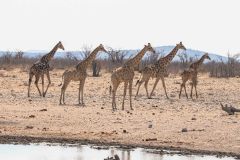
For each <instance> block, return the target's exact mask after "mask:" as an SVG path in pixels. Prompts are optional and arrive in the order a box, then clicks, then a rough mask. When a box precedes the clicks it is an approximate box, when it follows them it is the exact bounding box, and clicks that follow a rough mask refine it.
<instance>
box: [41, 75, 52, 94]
mask: <svg viewBox="0 0 240 160" xmlns="http://www.w3.org/2000/svg"><path fill="white" fill-rule="evenodd" d="M47 79H48V85H47V88H46V91H45V92H44V93H43V97H45V96H46V94H47V91H48V88H49V86H50V85H51V79H50V75H49V72H47Z"/></svg>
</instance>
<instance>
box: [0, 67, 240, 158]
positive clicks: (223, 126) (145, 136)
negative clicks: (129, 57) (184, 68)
mask: <svg viewBox="0 0 240 160" xmlns="http://www.w3.org/2000/svg"><path fill="white" fill-rule="evenodd" d="M62 73H63V70H53V71H51V79H52V85H51V87H50V89H49V92H48V94H47V96H46V98H43V97H39V95H38V93H37V90H36V87H35V86H34V84H33V85H32V92H31V98H28V97H27V83H28V73H27V72H26V71H22V70H20V69H14V70H10V71H6V70H0V136H5V135H10V136H32V137H45V138H49V137H60V138H70V139H87V140H90V141H91V140H92V141H95V140H98V141H101V142H106V143H111V142H116V143H120V144H125V145H126V144H127V145H128V144H130V145H145V146H165V147H176V148H182V149H190V150H205V151H213V152H216V151H217V152H225V153H230V152H231V153H235V154H239V153H240V121H239V120H240V114H236V115H233V116H229V115H227V114H226V113H225V112H223V111H222V110H221V108H220V105H219V102H223V103H229V104H233V105H234V106H236V107H238V108H240V101H239V86H240V79H238V78H230V79H216V78H209V77H208V76H207V75H200V77H199V85H198V92H199V98H198V99H197V100H196V99H194V100H191V99H186V97H185V96H183V97H182V98H181V99H178V92H179V87H180V84H179V83H180V82H181V79H180V77H179V76H175V77H174V76H171V75H170V77H168V78H166V80H165V81H166V85H167V91H168V94H169V96H170V100H168V99H166V97H165V94H164V91H163V88H162V84H161V83H159V84H158V86H157V89H156V93H155V95H154V98H153V99H147V98H146V96H145V90H144V87H143V86H142V88H141V89H140V95H139V97H138V98H137V99H133V107H134V110H133V111H131V110H130V109H129V101H128V95H127V100H126V102H125V108H126V110H125V111H122V110H118V111H116V112H112V108H111V97H110V96H109V84H110V83H109V82H110V74H109V73H103V75H102V76H101V77H99V78H94V77H88V78H87V80H86V84H85V90H84V96H85V97H84V99H85V104H86V106H85V107H83V106H79V105H77V103H78V98H77V97H78V86H79V85H78V83H77V82H72V83H71V84H70V85H69V87H68V88H67V91H66V103H67V104H66V105H64V106H63V105H61V106H60V105H59V96H60V87H58V84H60V82H61V75H62ZM138 77H139V74H138V73H136V75H135V79H134V83H135V82H136V80H137V79H138ZM153 82H154V81H153V80H151V82H150V86H149V90H151V88H152V85H153ZM39 86H40V87H41V84H40V85H39ZM122 89H123V85H121V86H120V88H119V89H118V92H117V94H118V96H117V106H118V108H119V109H121V102H122V93H123V90H122ZM188 91H190V87H188ZM133 93H134V94H135V93H136V87H135V86H134V88H133ZM43 109H45V111H44V110H43ZM150 126H152V127H150ZM183 128H187V130H188V131H187V132H182V129H183ZM149 139H150V141H148V140H149Z"/></svg>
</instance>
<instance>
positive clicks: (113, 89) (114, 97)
mask: <svg viewBox="0 0 240 160" xmlns="http://www.w3.org/2000/svg"><path fill="white" fill-rule="evenodd" d="M112 84H113V88H112V95H113V96H112V109H113V111H114V110H117V105H116V92H117V88H118V86H119V84H120V83H119V82H113V83H112Z"/></svg>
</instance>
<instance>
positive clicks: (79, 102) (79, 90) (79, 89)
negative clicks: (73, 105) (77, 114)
mask: <svg viewBox="0 0 240 160" xmlns="http://www.w3.org/2000/svg"><path fill="white" fill-rule="evenodd" d="M80 92H81V80H80V82H79V88H78V104H79V105H80V104H81V101H80Z"/></svg>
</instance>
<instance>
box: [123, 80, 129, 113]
mask: <svg viewBox="0 0 240 160" xmlns="http://www.w3.org/2000/svg"><path fill="white" fill-rule="evenodd" d="M127 86H128V82H124V91H123V102H122V110H124V101H125V97H126V93H127Z"/></svg>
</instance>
